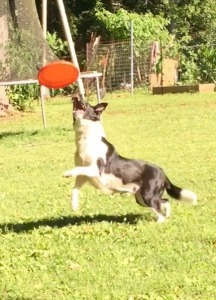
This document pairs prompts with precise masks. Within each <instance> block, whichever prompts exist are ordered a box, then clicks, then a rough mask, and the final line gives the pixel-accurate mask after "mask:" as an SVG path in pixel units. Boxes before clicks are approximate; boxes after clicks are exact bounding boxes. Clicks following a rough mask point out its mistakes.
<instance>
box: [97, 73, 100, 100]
mask: <svg viewBox="0 0 216 300" xmlns="http://www.w3.org/2000/svg"><path fill="white" fill-rule="evenodd" d="M96 88H97V102H98V103H100V100H101V97H100V84H99V77H98V76H96Z"/></svg>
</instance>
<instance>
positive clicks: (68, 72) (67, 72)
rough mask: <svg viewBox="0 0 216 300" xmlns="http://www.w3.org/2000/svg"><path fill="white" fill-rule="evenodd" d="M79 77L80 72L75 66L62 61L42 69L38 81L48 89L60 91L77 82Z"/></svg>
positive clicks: (49, 64)
mask: <svg viewBox="0 0 216 300" xmlns="http://www.w3.org/2000/svg"><path fill="white" fill-rule="evenodd" d="M78 76H79V70H78V68H77V67H76V66H75V65H74V64H72V63H71V62H68V61H64V60H60V61H54V62H51V63H48V64H47V65H45V66H44V67H42V68H41V69H40V70H39V72H38V81H39V83H40V84H41V85H44V86H46V87H48V88H52V89H59V88H64V87H66V86H68V85H69V84H71V83H73V82H75V81H76V80H77V78H78Z"/></svg>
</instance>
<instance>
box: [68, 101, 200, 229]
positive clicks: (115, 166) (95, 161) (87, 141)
mask: <svg viewBox="0 0 216 300" xmlns="http://www.w3.org/2000/svg"><path fill="white" fill-rule="evenodd" d="M72 100H73V120H74V124H73V126H74V131H75V143H76V153H75V168H73V169H72V170H69V171H66V172H65V173H64V175H63V176H64V177H71V176H72V177H76V179H75V185H74V187H73V189H72V199H71V201H72V208H73V210H77V209H78V205H79V203H78V202H79V190H80V189H81V187H82V186H83V185H84V184H85V183H86V182H89V183H90V184H91V185H92V186H94V187H95V188H98V189H100V190H101V191H102V192H104V193H111V194H113V193H130V194H133V195H134V197H135V200H136V202H137V203H138V204H139V205H141V206H144V207H146V206H147V207H150V208H151V209H152V210H153V211H154V212H155V214H156V217H157V222H159V223H161V222H164V221H165V219H166V218H168V217H169V216H170V203H169V202H168V200H167V199H164V198H162V196H163V193H164V191H165V190H166V191H167V193H168V195H170V196H171V197H172V198H175V199H177V200H184V201H188V202H191V203H192V204H193V205H196V204H197V196H196V194H195V193H194V192H192V191H189V190H186V189H182V188H179V187H177V186H175V185H174V184H172V183H171V181H170V180H169V179H168V177H167V176H166V174H165V172H164V171H163V170H162V169H161V168H160V167H158V166H156V165H154V164H151V163H149V162H145V161H142V160H137V159H128V158H125V157H122V156H121V155H120V154H118V152H117V151H116V149H115V147H114V146H113V145H112V144H111V143H109V142H108V140H107V139H106V138H105V133H104V129H103V126H102V124H101V122H100V115H101V113H102V112H103V111H104V110H105V109H106V107H107V105H108V103H99V104H97V105H95V106H92V105H90V104H89V103H87V102H84V101H83V100H81V99H79V98H78V97H73V98H72Z"/></svg>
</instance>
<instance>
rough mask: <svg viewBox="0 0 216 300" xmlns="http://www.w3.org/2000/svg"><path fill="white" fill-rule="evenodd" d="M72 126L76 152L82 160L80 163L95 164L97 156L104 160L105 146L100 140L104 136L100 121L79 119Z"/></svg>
mask: <svg viewBox="0 0 216 300" xmlns="http://www.w3.org/2000/svg"><path fill="white" fill-rule="evenodd" d="M74 127H75V128H74V129H75V135H76V140H75V142H76V148H77V153H78V155H79V157H80V159H81V160H82V165H84V166H85V165H92V164H96V162H97V160H98V158H102V159H103V160H104V162H106V152H107V146H106V145H105V144H104V143H103V142H102V140H101V139H102V137H105V133H104V130H103V127H102V125H101V123H100V122H99V121H96V122H92V121H89V120H85V119H81V120H79V121H77V122H76V123H75V125H74Z"/></svg>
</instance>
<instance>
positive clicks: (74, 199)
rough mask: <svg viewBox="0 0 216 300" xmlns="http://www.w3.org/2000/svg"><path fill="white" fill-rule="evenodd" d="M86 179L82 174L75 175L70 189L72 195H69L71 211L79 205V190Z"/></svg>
mask: <svg viewBox="0 0 216 300" xmlns="http://www.w3.org/2000/svg"><path fill="white" fill-rule="evenodd" d="M86 181H87V178H86V177H84V176H77V178H76V181H75V185H74V187H73V189H72V195H71V207H72V209H73V211H76V210H77V209H78V207H79V191H80V189H81V187H82V186H83V185H84V184H85V182H86Z"/></svg>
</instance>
